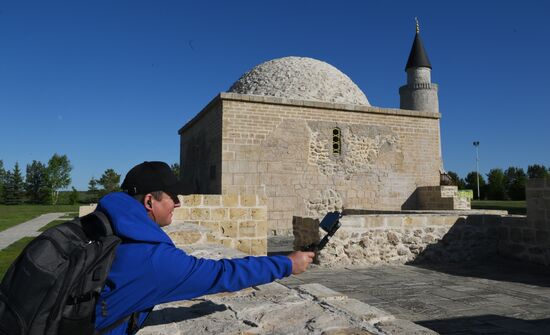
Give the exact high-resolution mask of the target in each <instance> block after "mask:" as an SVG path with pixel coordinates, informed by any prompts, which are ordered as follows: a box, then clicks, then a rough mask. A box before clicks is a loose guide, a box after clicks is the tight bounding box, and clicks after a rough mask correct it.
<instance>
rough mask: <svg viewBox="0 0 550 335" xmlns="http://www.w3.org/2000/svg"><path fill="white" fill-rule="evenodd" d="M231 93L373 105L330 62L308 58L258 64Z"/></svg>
mask: <svg viewBox="0 0 550 335" xmlns="http://www.w3.org/2000/svg"><path fill="white" fill-rule="evenodd" d="M229 92H231V93H240V94H252V95H267V96H272V97H279V98H287V99H299V100H316V101H324V102H333V103H344V104H354V105H367V106H370V104H369V101H368V100H367V97H366V96H365V94H364V93H363V92H362V91H361V89H360V88H359V87H357V85H355V83H354V82H353V81H352V80H351V79H350V78H349V77H348V76H346V75H345V74H343V73H342V72H341V71H340V70H338V69H337V68H335V67H334V66H332V65H330V64H328V63H325V62H322V61H319V60H317V59H313V58H307V57H283V58H277V59H273V60H270V61H267V62H265V63H262V64H260V65H257V66H256V67H254V68H253V69H252V70H250V71H248V72H247V73H245V74H244V75H243V76H242V77H241V78H240V79H239V80H237V81H236V82H235V83H234V84H233V85H232V86H231V87H230V88H229Z"/></svg>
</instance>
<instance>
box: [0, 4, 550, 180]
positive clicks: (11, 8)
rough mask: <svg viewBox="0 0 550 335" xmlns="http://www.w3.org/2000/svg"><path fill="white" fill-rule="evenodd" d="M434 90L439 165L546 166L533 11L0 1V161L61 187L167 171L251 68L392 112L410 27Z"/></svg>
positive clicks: (541, 19) (523, 7)
mask: <svg viewBox="0 0 550 335" xmlns="http://www.w3.org/2000/svg"><path fill="white" fill-rule="evenodd" d="M415 16H418V17H419V20H420V29H421V31H420V34H421V37H422V39H423V42H424V46H425V48H426V50H427V53H428V56H429V58H430V61H431V63H432V67H433V71H432V81H433V82H435V83H437V84H438V85H439V99H440V100H439V101H440V112H441V114H442V119H441V138H442V151H443V158H444V165H445V168H446V169H447V170H452V171H455V172H457V173H458V174H459V175H460V176H462V177H464V176H465V175H466V174H467V173H468V172H469V171H472V170H475V149H474V146H473V145H472V142H473V141H475V140H477V141H480V142H481V144H480V147H479V155H480V170H481V172H482V173H487V172H488V171H489V170H490V169H491V168H497V167H499V168H503V169H505V168H507V167H509V166H518V167H523V168H524V169H526V168H527V166H528V165H530V164H535V163H538V164H544V165H546V166H550V108H549V107H548V106H549V103H548V99H549V97H550V84H549V80H550V66H549V63H550V28H549V26H550V23H549V22H550V5H549V2H547V1H542V0H541V1H531V0H524V1H469V0H468V1H453V2H449V1H366V0H364V1H359V0H356V1H345V0H340V1H322V0H317V1H298V0H292V1H287V0H284V1H283V0H277V1H271V0H266V1H236V0H235V1H221V0H220V1H193V2H192V1H152V0H149V1H136V0H132V1H129V0H128V1H118V0H109V1H98V0H94V1H74V0H66V1H55V0H48V1H43V0H40V1H26V0H18V1H3V2H1V3H0V116H1V118H0V159H1V160H3V161H4V167H5V168H8V169H11V168H13V165H14V164H15V162H16V161H17V162H19V164H20V166H21V167H22V169H23V172H24V170H25V166H26V164H29V163H30V162H32V160H33V159H34V160H39V161H42V162H44V163H46V162H47V161H48V159H49V158H50V157H51V156H52V155H53V154H54V153H59V154H66V155H67V156H68V157H69V159H70V161H71V163H72V165H73V172H72V179H73V185H74V186H75V187H76V188H77V189H80V190H86V189H87V185H88V181H89V180H90V178H91V177H95V178H99V177H100V176H101V174H102V173H103V171H105V170H106V169H108V168H113V169H115V171H117V172H118V173H119V174H121V175H122V176H124V175H125V173H126V172H127V171H128V169H129V168H130V167H132V166H133V165H135V164H137V163H140V162H142V161H144V160H162V161H166V162H168V163H175V162H179V136H178V134H177V131H178V129H179V128H180V127H181V126H183V125H184V124H185V123H186V122H187V121H188V120H189V119H191V118H192V117H193V116H194V115H195V114H196V113H197V112H199V111H200V110H201V109H202V107H204V106H205V105H206V104H207V103H208V102H209V101H210V100H211V99H212V98H214V97H215V96H216V95H217V94H218V93H219V92H223V91H227V89H228V88H229V87H230V86H231V84H232V83H233V82H234V81H236V80H237V79H239V77H240V76H241V75H242V74H243V73H244V72H246V71H248V70H249V69H251V68H252V67H254V66H255V65H257V64H259V63H262V62H264V61H267V60H270V59H273V58H279V57H284V56H306V57H312V58H316V59H319V60H322V61H325V62H328V63H329V64H332V65H334V66H335V67H337V68H338V69H340V70H341V71H342V72H344V73H345V74H347V75H348V76H349V77H350V78H351V79H352V80H353V81H354V82H355V83H356V84H357V85H358V86H359V87H360V88H361V89H362V90H363V92H365V94H366V95H367V97H368V99H369V101H370V103H371V104H372V105H373V106H380V107H394V108H396V107H399V94H398V89H399V87H400V86H401V85H403V84H404V83H405V81H406V73H405V72H404V67H405V63H406V61H407V57H408V54H409V51H410V48H411V45H412V41H413V38H414V33H415V24H414V17H415Z"/></svg>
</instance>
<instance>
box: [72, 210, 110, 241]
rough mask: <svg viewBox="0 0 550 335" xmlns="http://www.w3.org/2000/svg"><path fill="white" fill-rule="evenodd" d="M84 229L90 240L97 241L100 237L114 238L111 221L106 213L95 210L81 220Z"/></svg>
mask: <svg viewBox="0 0 550 335" xmlns="http://www.w3.org/2000/svg"><path fill="white" fill-rule="evenodd" d="M79 220H80V223H81V225H82V229H83V230H84V233H85V234H86V236H88V238H90V239H92V240H96V239H98V238H100V237H105V236H113V235H114V230H113V227H112V226H111V221H110V220H109V218H108V217H107V215H105V213H103V212H101V211H99V210H95V211H93V212H91V213H90V214H87V215H84V216H83V217H81V218H79Z"/></svg>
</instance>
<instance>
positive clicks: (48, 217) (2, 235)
mask: <svg viewBox="0 0 550 335" xmlns="http://www.w3.org/2000/svg"><path fill="white" fill-rule="evenodd" d="M65 214H66V213H48V214H42V215H40V216H39V217H37V218H34V219H32V220H29V221H27V222H23V223H21V224H18V225H17V226H14V227H11V228H9V229H6V230H4V231H2V232H0V250H2V249H4V248H6V247H7V246H8V245H10V244H12V243H13V242H15V241H17V240H19V239H21V238H23V237H25V236H38V235H39V234H40V232H38V229H40V228H42V227H43V226H45V225H47V224H48V223H50V222H52V221H53V220H57V219H59V218H60V217H62V216H63V215H65Z"/></svg>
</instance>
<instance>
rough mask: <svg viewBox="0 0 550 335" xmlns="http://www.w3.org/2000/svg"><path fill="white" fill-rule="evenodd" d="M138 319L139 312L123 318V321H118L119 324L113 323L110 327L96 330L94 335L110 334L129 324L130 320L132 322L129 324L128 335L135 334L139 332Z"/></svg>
mask: <svg viewBox="0 0 550 335" xmlns="http://www.w3.org/2000/svg"><path fill="white" fill-rule="evenodd" d="M138 318H139V312H134V313H132V314H130V315H128V316H126V317H123V318H122V319H120V320H118V321H117V322H115V323H113V324H112V325H110V326H108V327H105V328H102V329H98V330H96V331H95V332H94V335H103V334H105V333H108V332H110V331H111V330H113V329H116V328H118V327H119V326H120V325H121V324H123V323H125V322H127V321H128V320H129V321H130V322H128V327H127V328H126V334H134V333H135V332H136V331H137V330H139V325H138Z"/></svg>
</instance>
